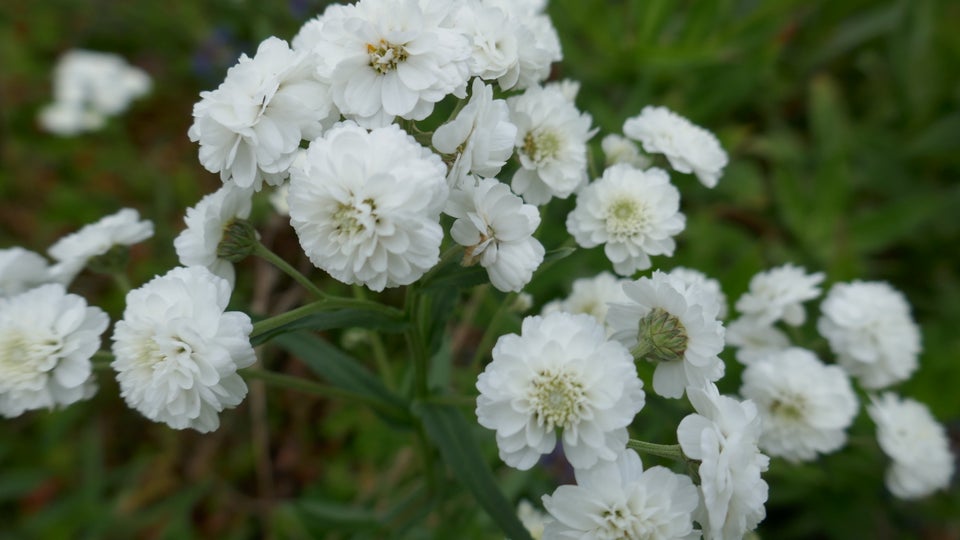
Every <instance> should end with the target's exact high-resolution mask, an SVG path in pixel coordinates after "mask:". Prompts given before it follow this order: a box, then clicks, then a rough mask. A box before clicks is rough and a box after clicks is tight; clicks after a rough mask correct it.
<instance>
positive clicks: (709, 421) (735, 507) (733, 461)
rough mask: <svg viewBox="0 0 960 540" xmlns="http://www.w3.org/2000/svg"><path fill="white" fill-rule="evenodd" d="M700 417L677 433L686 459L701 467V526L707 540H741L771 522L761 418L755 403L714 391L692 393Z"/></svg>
mask: <svg viewBox="0 0 960 540" xmlns="http://www.w3.org/2000/svg"><path fill="white" fill-rule="evenodd" d="M687 396H688V397H689V398H690V403H691V404H693V407H694V409H696V410H697V414H691V415H688V416H687V417H686V418H684V419H683V420H681V421H680V425H679V427H677V440H678V441H679V442H680V448H681V449H682V450H683V453H684V454H685V455H686V456H687V457H688V458H691V459H695V460H699V461H700V468H699V470H698V472H699V473H700V492H701V494H702V497H703V504H702V505H701V506H700V508H698V511H697V514H696V515H695V520H696V521H697V522H698V523H700V525H701V526H702V527H703V537H704V538H705V540H718V539H723V540H740V539H742V538H743V537H744V534H745V533H747V532H749V531H752V530H753V529H755V528H756V527H757V524H759V523H760V521H762V520H763V518H764V517H765V516H766V510H765V509H764V506H763V505H764V503H766V501H767V483H766V482H765V481H764V480H763V479H762V478H761V477H760V473H762V472H763V471H766V470H767V467H768V466H769V464H770V458H768V457H767V456H765V455H764V454H762V453H760V450H759V449H758V448H757V441H758V439H759V437H760V423H761V421H760V416H759V415H758V414H757V408H756V406H754V404H753V402H751V401H742V402H741V401H737V400H735V399H733V398H731V397H728V396H721V395H720V393H719V392H718V391H717V387H716V386H714V385H712V384H711V385H708V386H706V387H704V388H688V389H687Z"/></svg>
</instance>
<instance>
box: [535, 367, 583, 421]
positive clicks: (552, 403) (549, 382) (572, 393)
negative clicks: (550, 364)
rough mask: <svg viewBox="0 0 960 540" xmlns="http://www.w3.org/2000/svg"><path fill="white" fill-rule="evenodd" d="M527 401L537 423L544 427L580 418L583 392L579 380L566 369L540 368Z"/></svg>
mask: <svg viewBox="0 0 960 540" xmlns="http://www.w3.org/2000/svg"><path fill="white" fill-rule="evenodd" d="M532 386H533V388H532V392H531V397H530V402H531V404H532V405H533V409H534V414H535V415H536V417H537V423H538V424H540V425H542V426H546V428H547V429H548V430H552V429H554V428H555V427H562V428H567V427H569V426H572V425H574V424H576V423H577V422H579V421H580V415H581V413H582V412H583V402H584V400H585V394H584V390H583V383H582V382H580V380H579V378H578V377H574V376H573V374H571V373H568V372H566V371H559V372H550V371H546V370H544V371H541V372H540V373H538V374H537V376H536V377H534V379H533V383H532Z"/></svg>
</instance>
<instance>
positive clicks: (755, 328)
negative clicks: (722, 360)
mask: <svg viewBox="0 0 960 540" xmlns="http://www.w3.org/2000/svg"><path fill="white" fill-rule="evenodd" d="M726 342H727V345H732V346H734V347H738V349H737V360H738V361H739V362H740V363H741V364H746V365H749V364H753V363H754V362H760V361H763V360H764V359H765V358H767V357H768V356H770V355H771V354H774V353H777V352H780V351H783V350H785V349H787V348H789V347H790V339H789V338H787V335H786V334H784V333H783V332H781V331H780V330H779V329H777V328H775V327H773V326H767V325H762V324H757V321H756V320H755V319H753V318H751V317H741V318H739V319H737V320H735V321H733V322H731V323H729V324H727V333H726Z"/></svg>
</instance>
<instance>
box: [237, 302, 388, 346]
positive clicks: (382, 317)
mask: <svg viewBox="0 0 960 540" xmlns="http://www.w3.org/2000/svg"><path fill="white" fill-rule="evenodd" d="M354 327H359V328H368V329H370V330H377V331H380V332H389V333H400V332H403V331H404V330H405V329H406V328H407V322H406V321H403V320H398V319H396V318H394V317H390V316H389V315H386V314H384V313H379V312H376V311H370V310H366V309H354V308H347V309H340V310H337V311H325V312H321V313H315V314H313V315H308V316H306V317H303V318H300V319H297V320H295V321H292V322H290V323H288V324H285V325H282V326H278V327H276V328H271V329H270V330H267V331H266V332H262V333H260V334H257V335H255V336H253V337H251V338H250V343H252V344H253V345H254V346H256V345H260V344H263V343H266V342H268V341H270V340H272V339H274V338H276V337H277V336H279V335H281V334H286V333H288V332H295V331H297V330H315V331H322V330H332V329H334V328H354Z"/></svg>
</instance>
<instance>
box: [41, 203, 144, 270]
mask: <svg viewBox="0 0 960 540" xmlns="http://www.w3.org/2000/svg"><path fill="white" fill-rule="evenodd" d="M151 236H153V222H151V221H149V220H143V221H141V220H140V213H139V212H137V211H136V210H134V209H132V208H124V209H122V210H120V211H119V212H117V213H115V214H111V215H109V216H106V217H104V218H102V219H100V220H99V221H97V222H96V223H91V224H90V225H86V226H84V227H83V228H82V229H80V230H79V231H77V232H75V233H72V234H69V235H67V236H64V237H63V238H61V239H60V240H57V242H56V243H54V244H53V245H52V246H50V249H48V250H47V253H49V254H50V256H51V257H53V258H54V260H56V261H58V262H59V263H60V265H61V267H62V268H63V269H64V270H63V272H62V275H63V277H64V278H66V279H65V281H70V280H71V279H73V276H74V275H76V274H77V273H78V272H80V270H82V269H83V267H84V266H85V265H86V264H87V262H88V261H90V259H93V258H94V257H98V256H101V255H106V254H107V252H108V251H110V250H111V249H112V248H114V247H115V246H120V247H125V246H129V245H132V244H136V243H137V242H142V241H143V240H146V239H147V238H150V237H151Z"/></svg>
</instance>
